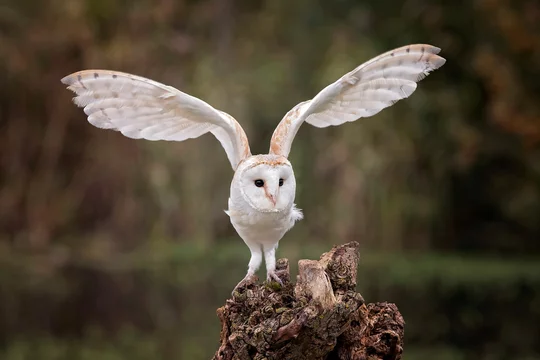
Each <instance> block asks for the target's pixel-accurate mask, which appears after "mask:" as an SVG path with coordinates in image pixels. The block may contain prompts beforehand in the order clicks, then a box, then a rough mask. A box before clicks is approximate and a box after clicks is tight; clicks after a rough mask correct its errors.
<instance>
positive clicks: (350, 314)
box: [213, 242, 404, 360]
mask: <svg viewBox="0 0 540 360" xmlns="http://www.w3.org/2000/svg"><path fill="white" fill-rule="evenodd" d="M358 248H359V244H358V243H357V242H351V243H348V244H345V245H340V246H334V247H333V248H332V250H331V251H329V252H327V253H324V254H323V255H322V256H321V258H320V260H318V261H316V260H300V261H299V262H298V277H297V282H296V285H295V284H293V283H291V281H290V274H289V262H288V260H287V259H279V260H278V262H277V270H278V276H279V278H280V279H281V280H282V282H283V287H281V286H279V285H278V284H277V283H274V282H272V283H265V284H262V285H259V284H257V279H256V278H254V281H253V282H251V283H248V284H245V285H244V286H242V287H240V288H239V289H238V290H237V291H235V293H234V294H233V298H232V299H229V300H227V302H226V304H225V306H223V307H221V308H219V309H218V310H217V315H218V317H219V319H220V321H221V326H222V329H221V346H220V348H219V349H218V351H217V352H216V354H215V355H214V358H213V359H214V360H247V359H260V360H263V359H266V360H271V359H276V360H277V359H295V360H302V359H306V360H308V359H309V360H319V359H320V360H323V359H327V360H338V359H343V360H345V359H347V360H353V359H358V360H360V359H362V360H376V359H381V360H382V359H384V360H394V359H396V360H397V359H401V354H402V351H403V331H404V329H403V328H404V321H403V317H402V316H401V314H400V313H399V311H398V309H397V307H396V306H395V305H394V304H389V303H374V304H365V303H364V299H363V298H362V295H360V294H359V293H357V292H356V291H355V289H356V271H357V267H358V261H359V258H360V255H359V250H358Z"/></svg>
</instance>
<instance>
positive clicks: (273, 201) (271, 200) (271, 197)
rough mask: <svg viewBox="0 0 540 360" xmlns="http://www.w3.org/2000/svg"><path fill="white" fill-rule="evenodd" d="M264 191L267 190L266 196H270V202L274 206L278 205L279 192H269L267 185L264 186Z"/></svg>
mask: <svg viewBox="0 0 540 360" xmlns="http://www.w3.org/2000/svg"><path fill="white" fill-rule="evenodd" d="M264 192H265V194H266V197H267V198H268V200H270V202H271V203H272V204H273V205H274V207H276V203H277V193H276V194H270V193H268V189H267V188H266V186H265V187H264Z"/></svg>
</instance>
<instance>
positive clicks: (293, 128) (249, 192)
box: [61, 44, 446, 293]
mask: <svg viewBox="0 0 540 360" xmlns="http://www.w3.org/2000/svg"><path fill="white" fill-rule="evenodd" d="M439 51H440V49H439V48H437V47H434V46H431V45H423V44H417V45H408V46H404V47H401V48H398V49H395V50H392V51H389V52H386V53H384V54H382V55H379V56H377V57H375V58H373V59H371V60H369V61H367V62H365V63H364V64H362V65H360V66H358V67H357V68H356V69H354V70H352V71H351V72H349V73H347V74H345V75H343V76H342V77H341V78H339V79H338V80H337V81H336V82H334V83H332V84H330V85H328V86H327V87H325V88H324V89H323V90H322V91H320V92H319V93H318V94H317V95H316V96H315V97H314V98H313V99H311V100H307V101H304V102H301V103H300V104H298V105H296V106H295V107H294V108H293V109H292V110H290V111H289V112H288V113H287V114H286V115H285V116H284V117H283V119H282V120H281V122H280V123H279V124H278V126H277V128H276V129H275V131H274V133H273V135H272V139H271V141H270V150H269V153H268V154H264V155H252V154H251V151H250V148H249V143H248V139H247V137H246V134H245V132H244V130H243V129H242V127H241V126H240V124H239V123H238V122H237V121H236V120H235V119H234V118H233V117H232V116H230V115H229V114H227V113H225V112H223V111H220V110H217V109H215V108H213V107H212V106H210V105H209V104H207V103H206V102H204V101H203V100H200V99H198V98H196V97H193V96H191V95H188V94H186V93H184V92H182V91H180V90H177V89H175V88H174V87H171V86H167V85H164V84H161V83H159V82H156V81H153V80H149V79H146V78H143V77H140V76H135V75H131V74H126V73H122V72H117V71H109V70H83V71H79V72H76V73H73V74H71V75H68V76H66V77H64V78H63V79H62V80H61V81H62V82H63V83H64V84H66V85H68V89H69V90H71V91H73V92H74V93H75V95H76V96H75V97H74V98H73V101H74V103H75V104H76V105H77V106H79V107H82V108H84V112H85V113H86V115H87V116H88V121H89V122H90V123H91V124H92V125H94V126H96V127H98V128H103V129H112V130H117V131H120V132H121V133H122V134H123V135H125V136H127V137H129V138H133V139H147V140H168V141H183V140H186V139H191V138H197V137H199V136H201V135H203V134H206V133H208V132H210V133H212V134H213V135H214V136H215V137H216V138H217V139H218V141H219V142H220V143H221V145H222V146H223V148H224V150H225V153H226V154H227V157H228V159H229V161H230V163H231V166H232V169H233V170H234V176H233V178H232V182H231V187H230V196H229V200H228V210H226V211H225V212H226V214H227V215H228V216H229V218H230V221H231V223H232V225H233V227H234V228H235V229H236V231H237V233H238V235H239V236H240V237H241V238H242V240H243V241H244V242H245V243H246V245H247V246H248V247H249V250H250V252H251V258H250V260H249V264H248V271H247V274H246V276H245V277H244V279H243V280H242V281H240V282H239V283H238V285H236V287H235V289H237V288H238V287H239V286H241V285H242V284H245V283H246V282H249V281H253V279H254V274H255V272H256V271H257V270H258V269H259V267H260V265H261V263H262V259H263V256H264V260H265V263H266V272H267V280H268V281H272V280H274V281H276V282H278V283H280V284H281V280H280V279H279V277H278V276H277V275H276V260H275V252H276V248H277V246H278V243H279V241H280V240H281V238H282V237H283V236H284V235H285V233H286V232H287V231H289V230H290V229H291V228H292V227H293V226H294V224H295V222H297V221H298V220H301V219H302V218H303V215H302V211H301V210H300V209H298V208H297V207H296V205H295V203H294V199H295V192H296V180H295V177H294V171H293V167H292V165H291V163H290V162H289V160H288V159H287V158H288V156H289V152H290V150H291V145H292V142H293V140H294V137H295V136H296V133H297V132H298V130H299V129H300V126H301V125H302V124H303V123H304V122H307V123H308V124H311V125H313V126H316V127H319V128H324V127H327V126H331V125H332V126H336V125H341V124H343V123H346V122H351V121H355V120H357V119H359V118H365V117H369V116H373V115H375V114H377V113H378V112H379V111H381V110H382V109H384V108H387V107H389V106H391V105H392V104H394V103H395V102H397V101H398V100H401V99H404V98H407V97H408V96H410V95H411V94H412V93H413V92H414V91H415V90H416V83H417V82H418V81H420V80H422V79H423V78H424V77H426V76H427V75H428V74H429V73H430V72H431V71H433V70H435V69H437V68H439V67H441V66H442V65H443V64H444V63H445V61H446V60H445V59H443V58H442V57H440V56H438V55H437V54H438V53H439ZM233 293H234V290H233Z"/></svg>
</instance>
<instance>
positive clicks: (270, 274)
mask: <svg viewBox="0 0 540 360" xmlns="http://www.w3.org/2000/svg"><path fill="white" fill-rule="evenodd" d="M272 281H275V282H277V283H278V284H279V286H281V287H283V281H282V280H281V279H280V278H279V276H278V275H277V274H276V272H275V271H269V272H268V274H267V275H266V282H267V283H271V282H272Z"/></svg>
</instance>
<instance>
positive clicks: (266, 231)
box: [227, 199, 298, 245]
mask: <svg viewBox="0 0 540 360" xmlns="http://www.w3.org/2000/svg"><path fill="white" fill-rule="evenodd" d="M235 205H236V206H235ZM238 205H239V204H234V202H233V201H231V200H230V199H229V211H228V212H227V213H228V214H229V217H230V219H231V224H232V225H233V226H234V228H235V229H236V231H237V232H238V235H240V237H241V238H242V239H243V240H244V241H245V242H250V243H258V244H261V245H272V244H276V243H277V242H278V241H279V240H280V239H281V238H282V237H283V235H285V233H286V232H287V231H288V230H289V229H291V228H292V226H293V225H294V222H295V220H296V219H297V218H298V217H297V216H295V213H296V212H297V211H298V210H296V209H295V210H296V211H295V212H294V213H293V206H291V208H289V209H286V210H284V211H281V212H260V211H257V210H255V209H251V208H249V207H248V206H238ZM240 205H241V204H240Z"/></svg>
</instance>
